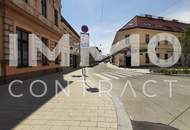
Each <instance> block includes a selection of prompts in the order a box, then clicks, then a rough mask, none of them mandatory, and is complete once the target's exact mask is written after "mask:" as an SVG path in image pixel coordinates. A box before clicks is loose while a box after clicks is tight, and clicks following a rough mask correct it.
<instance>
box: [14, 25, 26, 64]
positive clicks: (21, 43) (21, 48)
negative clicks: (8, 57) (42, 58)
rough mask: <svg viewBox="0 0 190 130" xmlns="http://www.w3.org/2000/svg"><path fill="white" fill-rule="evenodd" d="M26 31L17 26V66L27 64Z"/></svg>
mask: <svg viewBox="0 0 190 130" xmlns="http://www.w3.org/2000/svg"><path fill="white" fill-rule="evenodd" d="M28 34H29V33H28V32H25V31H22V30H21V29H18V28H17V35H18V67H27V66H28V55H29V53H28V43H29V41H28Z"/></svg>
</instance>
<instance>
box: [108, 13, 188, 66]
mask: <svg viewBox="0 0 190 130" xmlns="http://www.w3.org/2000/svg"><path fill="white" fill-rule="evenodd" d="M187 26H188V24H186V23H181V22H179V21H178V20H166V19H164V18H163V17H153V16H152V15H145V16H135V17H134V18H133V19H132V20H130V21H129V22H128V23H127V24H126V25H125V26H123V27H122V28H121V29H120V30H119V31H118V32H117V33H116V35H115V38H114V41H113V45H114V44H117V42H118V41H121V40H123V39H125V38H127V37H129V36H130V35H132V34H139V35H140V66H153V64H152V63H151V61H150V60H149V57H148V53H147V45H148V43H149V40H150V39H151V38H152V37H153V36H154V35H156V34H158V33H170V34H173V35H175V36H176V37H177V38H179V39H180V38H181V36H182V34H183V33H184V31H185V28H186V27H187ZM158 39H159V37H158ZM156 53H157V56H158V57H159V58H161V59H168V58H169V57H170V56H172V55H173V48H172V46H171V45H170V44H169V43H168V41H162V42H160V43H159V45H158V46H157V48H156ZM111 61H112V63H113V64H115V65H117V66H121V67H131V55H130V48H125V49H123V50H121V51H120V52H118V53H117V54H115V55H114V56H112V58H111ZM180 63H181V62H180V61H179V64H180Z"/></svg>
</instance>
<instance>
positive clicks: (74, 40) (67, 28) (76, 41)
mask: <svg viewBox="0 0 190 130" xmlns="http://www.w3.org/2000/svg"><path fill="white" fill-rule="evenodd" d="M61 21H62V27H63V33H64V34H69V36H70V38H69V39H70V67H73V68H77V67H79V65H80V36H79V34H78V33H77V32H76V31H75V30H74V29H73V27H72V26H71V25H70V24H69V23H68V22H67V21H66V20H65V19H64V17H61Z"/></svg>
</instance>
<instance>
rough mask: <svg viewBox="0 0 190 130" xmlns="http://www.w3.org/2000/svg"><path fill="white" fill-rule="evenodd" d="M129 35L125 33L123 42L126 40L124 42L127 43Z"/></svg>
mask: <svg viewBox="0 0 190 130" xmlns="http://www.w3.org/2000/svg"><path fill="white" fill-rule="evenodd" d="M129 37H130V35H129V34H127V35H125V42H126V43H129Z"/></svg>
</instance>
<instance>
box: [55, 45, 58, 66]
mask: <svg viewBox="0 0 190 130" xmlns="http://www.w3.org/2000/svg"><path fill="white" fill-rule="evenodd" d="M56 46H57V42H56V43H55V47H56ZM55 64H56V65H59V56H57V58H56V59H55Z"/></svg>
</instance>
